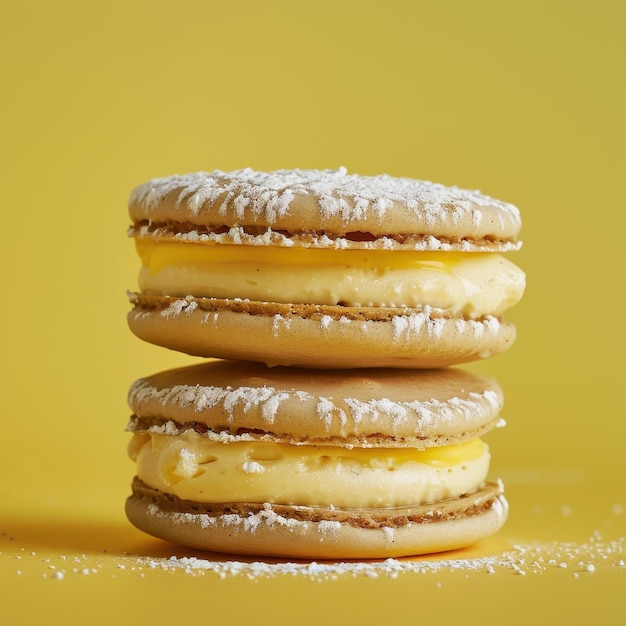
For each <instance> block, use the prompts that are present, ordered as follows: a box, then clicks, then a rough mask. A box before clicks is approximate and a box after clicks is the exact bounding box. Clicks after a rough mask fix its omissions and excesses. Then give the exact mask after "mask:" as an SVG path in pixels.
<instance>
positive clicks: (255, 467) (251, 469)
mask: <svg viewBox="0 0 626 626" xmlns="http://www.w3.org/2000/svg"><path fill="white" fill-rule="evenodd" d="M241 470H242V471H243V472H246V474H263V472H265V467H263V465H261V464H260V463H257V462H256V461H244V462H243V463H242V464H241Z"/></svg>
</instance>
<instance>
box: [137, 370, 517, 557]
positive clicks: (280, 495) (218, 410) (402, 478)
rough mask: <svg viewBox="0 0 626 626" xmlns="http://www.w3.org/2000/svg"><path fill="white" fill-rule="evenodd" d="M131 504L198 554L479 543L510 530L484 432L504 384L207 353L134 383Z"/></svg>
mask: <svg viewBox="0 0 626 626" xmlns="http://www.w3.org/2000/svg"><path fill="white" fill-rule="evenodd" d="M128 401H129V406H130V408H131V411H132V417H131V419H130V423H129V426H128V430H129V431H130V432H131V433H132V439H131V442H130V444H129V456H130V458H131V459H132V460H133V461H134V462H135V463H136V468H137V470H136V477H135V478H134V480H133V484H132V495H131V496H130V497H129V498H128V500H127V504H126V512H127V516H128V518H129V519H130V521H131V522H132V523H133V524H134V525H135V526H136V527H137V528H139V529H141V530H143V531H145V532H146V533H148V534H150V535H153V536H155V537H159V538H161V539H165V540H168V541H171V542H174V543H177V544H179V545H183V546H188V547H191V548H196V549H202V550H209V551H215V552H225V553H231V554H247V555H266V556H275V557H290V558H307V559H310V558H315V559H322V558H324V559H345V558H387V557H400V556H409V555H418V554H424V553H431V552H438V551H444V550H451V549H455V548H461V547H464V546H468V545H471V544H474V543H476V542H478V541H481V540H483V539H485V538H486V537H488V536H490V535H492V534H493V533H495V532H496V531H497V530H498V529H499V528H500V527H501V526H502V524H503V523H504V521H505V519H506V515H507V510H508V505H507V502H506V500H505V498H504V495H503V487H502V484H501V483H500V482H499V481H497V480H496V481H493V480H491V479H490V478H489V463H490V454H489V448H488V446H487V444H486V443H485V442H484V441H483V439H482V436H483V435H484V434H485V433H487V432H488V431H490V430H491V429H492V428H493V427H495V426H499V425H501V424H502V419H501V417H500V411H501V408H502V404H503V396H502V392H501V390H500V388H499V387H498V385H497V384H496V383H495V382H494V381H493V380H490V379H487V378H484V377H481V376H478V375H476V374H474V373H471V372H468V371H464V370H462V369H458V368H445V369H438V370H420V369H393V368H387V369H352V370H345V371H344V372H341V373H338V372H337V371H328V370H320V369H317V370H315V369H305V368H285V367H280V366H278V367H275V368H268V367H266V366H265V365H263V364H259V363H250V362H243V361H238V362H237V361H221V360H207V361H205V362H203V363H201V364H198V365H193V366H188V367H184V368H179V369H174V370H169V371H166V372H162V373H159V374H156V375H153V376H150V377H147V378H143V379H140V380H138V381H136V382H135V383H134V384H133V385H132V387H131V389H130V392H129V396H128Z"/></svg>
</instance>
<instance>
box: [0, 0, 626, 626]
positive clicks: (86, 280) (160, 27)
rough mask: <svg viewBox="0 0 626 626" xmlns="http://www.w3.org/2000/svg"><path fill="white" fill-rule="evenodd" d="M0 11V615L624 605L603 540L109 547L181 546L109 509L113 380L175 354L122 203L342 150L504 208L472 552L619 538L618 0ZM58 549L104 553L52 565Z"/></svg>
mask: <svg viewBox="0 0 626 626" xmlns="http://www.w3.org/2000/svg"><path fill="white" fill-rule="evenodd" d="M0 17H1V29H2V35H1V37H0V59H1V61H0V63H1V67H2V75H1V79H0V80H1V82H0V85H1V87H0V89H1V92H0V96H1V97H0V113H1V117H0V142H1V144H0V145H1V152H0V176H1V181H2V187H1V189H2V208H1V211H2V212H1V215H2V228H1V229H0V241H1V244H0V246H1V247H0V255H1V263H0V267H1V268H2V289H3V296H2V307H1V308H0V328H2V347H3V349H2V358H1V360H0V363H1V370H0V385H1V389H0V392H1V398H2V416H1V418H0V419H1V430H0V476H1V479H0V535H1V536H0V595H1V598H0V621H3V623H6V624H17V623H34V622H32V621H30V620H32V619H33V618H39V619H41V620H44V619H45V620H46V622H50V621H51V620H52V621H53V622H54V619H55V618H58V617H59V616H60V615H62V614H63V615H65V616H66V619H67V620H68V621H69V622H70V623H72V619H76V620H77V622H78V619H79V618H81V619H89V620H90V623H100V621H102V623H107V622H108V621H110V620H112V619H117V620H118V621H119V619H120V616H125V617H126V619H127V620H128V621H135V622H136V620H138V619H140V617H141V616H144V617H150V616H155V615H156V616H158V615H160V616H161V617H165V616H171V615H176V614H179V615H180V614H182V615H187V614H194V615H204V616H206V617H207V619H209V618H210V617H211V616H213V617H215V616H216V615H217V616H220V617H225V616H230V617H231V618H237V616H239V617H242V616H244V615H248V616H250V615H256V619H257V621H258V620H261V621H264V620H267V621H268V623H269V620H270V618H271V620H272V621H275V619H280V620H281V621H283V620H284V621H288V622H291V621H295V619H298V620H300V619H301V618H302V615H305V616H306V615H308V616H309V617H311V618H316V619H325V620H332V619H333V615H336V616H337V617H338V618H346V619H347V618H350V619H355V620H358V619H363V620H365V621H367V617H370V618H372V619H373V618H376V619H378V620H382V619H385V618H393V619H395V621H400V622H401V623H402V622H405V621H406V622H408V621H411V622H412V623H415V622H417V621H418V620H419V621H421V620H422V619H424V618H428V619H433V618H434V617H435V616H436V615H437V611H440V610H441V608H440V607H442V606H445V607H446V610H447V616H449V617H456V618H457V619H458V618H463V616H466V615H467V614H466V613H465V611H468V610H469V611H470V612H471V614H473V615H480V621H481V622H482V621H483V620H485V619H486V620H487V621H489V618H488V615H490V614H491V615H492V616H493V617H495V618H497V619H498V620H500V619H506V621H507V622H508V623H514V621H515V618H516V617H519V618H520V620H521V621H522V622H523V621H524V620H525V619H526V620H527V619H529V618H530V617H529V616H532V615H534V611H535V610H536V606H537V603H543V604H544V605H545V607H548V608H544V609H543V610H544V611H545V613H544V616H546V617H547V616H552V617H560V618H566V617H568V616H576V615H578V616H581V615H588V616H590V617H591V616H592V615H593V616H595V619H596V620H597V623H603V621H604V620H606V622H604V623H610V622H611V621H613V622H614V621H615V620H616V619H617V615H618V614H620V613H621V614H622V615H623V611H624V609H623V608H622V606H621V603H620V602H619V598H618V595H617V594H618V592H619V589H621V590H622V591H623V588H624V583H626V570H624V569H623V568H621V569H620V568H612V569H610V568H605V569H602V567H601V566H602V563H600V562H599V563H598V566H597V567H596V570H597V571H596V572H595V573H593V574H590V573H583V574H581V575H580V576H575V575H573V574H574V571H573V570H572V569H571V568H569V569H568V570H567V571H564V572H562V573H561V572H556V571H554V568H552V570H549V571H547V572H546V573H543V574H529V575H527V576H518V577H515V576H513V575H512V574H511V573H510V572H506V571H505V572H502V573H498V574H497V575H496V576H495V577H488V576H485V575H484V574H481V575H480V576H479V575H478V574H474V573H472V574H471V575H469V574H468V575H463V574H458V573H457V574H454V575H453V574H450V575H449V576H448V577H446V576H445V575H444V574H441V575H438V578H437V586H435V580H434V579H433V577H432V576H430V577H428V576H424V575H418V574H415V575H407V576H403V577H401V578H399V579H398V580H390V579H376V580H372V579H368V578H363V577H360V578H359V577H356V578H349V579H348V580H339V581H325V582H323V583H315V584H311V583H310V582H309V581H302V580H299V579H296V578H292V577H282V578H281V577H278V578H275V579H272V580H260V581H255V582H252V583H251V582H249V581H247V580H241V579H235V578H230V577H228V578H227V579H225V580H221V579H217V578H215V577H213V578H211V577H204V578H203V577H199V578H189V577H185V576H184V575H177V574H172V573H169V574H159V573H153V574H152V575H147V574H146V575H145V576H144V574H145V573H142V574H141V575H139V574H137V575H132V573H129V572H128V571H125V575H124V576H121V575H120V576H116V574H115V569H114V568H115V567H116V566H117V565H119V564H120V563H119V561H115V559H116V558H121V557H122V556H124V555H125V553H127V554H128V555H135V554H143V555H146V556H169V555H170V554H179V555H182V554H183V552H181V551H180V549H177V548H174V547H172V546H164V545H163V544H162V543H161V542H157V541H156V540H151V539H150V538H148V537H145V536H144V535H143V534H141V533H139V532H138V531H136V530H134V529H133V528H132V527H130V525H129V524H128V523H127V522H126V521H125V518H124V515H123V502H124V499H125V498H126V496H127V493H128V491H129V487H128V485H129V481H130V478H131V476H132V473H133V467H132V464H131V463H130V461H128V460H127V458H126V455H125V447H126V443H127V441H128V435H127V434H126V433H124V427H125V424H126V420H127V418H128V410H127V407H126V404H125V396H126V390H127V388H128V385H129V384H130V382H131V381H132V380H134V379H135V378H138V377H140V376H142V375H146V374H150V373H153V372H156V371H158V370H160V369H164V368H169V367H174V366H177V365H181V364H184V363H190V362H192V361H193V359H191V358H190V357H186V356H183V355H178V354H175V353H173V352H168V351H165V350H162V349H159V348H155V347H152V346H149V345H144V344H142V343H141V342H140V341H139V340H137V339H135V338H134V337H133V336H132V335H131V334H130V332H129V331H128V330H127V327H126V321H125V315H126V311H127V309H128V304H127V301H126V296H125V290H126V289H128V288H133V287H134V285H135V275H136V271H137V269H138V263H137V260H136V258H135V254H134V250H133V247H132V245H131V242H130V241H128V240H127V239H126V236H125V229H126V227H127V223H128V222H127V217H126V200H127V197H128V193H129V191H130V190H131V188H132V187H134V186H135V185H137V184H138V183H140V182H143V181H144V180H146V179H148V178H151V177H154V176H162V175H168V174H172V173H175V172H178V173H184V172H188V171H196V170H211V169H214V168H219V169H224V170H228V169H234V168H239V167H245V166H250V167H253V168H256V169H275V168H281V167H287V168H290V167H303V168H309V167H312V168H335V167H338V166H340V165H345V166H347V167H348V168H349V170H350V171H353V172H358V173H361V174H376V173H380V172H387V173H389V174H393V175H401V176H410V177H415V178H424V179H429V180H435V181H437V182H442V183H446V184H455V185H458V186H461V187H468V188H476V189H480V190H482V191H484V192H486V193H488V194H490V195H493V196H495V197H497V198H501V199H503V200H508V201H510V202H513V203H515V204H517V205H518V206H519V207H520V208H521V210H522V214H523V218H524V228H523V240H524V242H525V245H524V248H523V249H522V251H521V252H519V253H517V254H515V255H512V257H513V260H514V261H515V262H517V263H518V264H519V265H521V266H522V267H523V268H524V269H525V270H526V272H527V274H528V289H527V293H526V296H525V299H524V300H523V302H522V303H521V304H519V305H518V306H517V307H516V308H515V309H514V310H513V311H512V312H511V314H510V315H509V318H510V319H511V320H512V321H514V322H516V324H517V325H518V330H519V336H518V341H517V344H516V345H515V347H514V348H513V349H512V350H511V351H510V352H509V353H507V354H506V355H503V356H500V357H497V358H494V359H492V360H489V361H486V362H484V363H480V364H477V365H474V366H472V367H473V369H476V370H478V371H481V372H485V373H488V374H490V375H493V376H495V377H497V379H498V381H499V382H500V384H501V385H502V387H503V388H504V391H505V394H506V399H507V400H506V407H505V411H504V417H505V418H506V420H507V423H508V427H507V428H506V429H504V430H500V431H498V432H495V433H493V434H492V435H490V436H489V438H488V441H489V442H490V444H491V448H492V454H493V465H492V467H493V473H494V474H496V475H499V476H502V477H503V478H504V480H505V482H506V486H507V488H508V493H509V500H510V501H511V506H512V511H511V518H510V521H509V523H508V524H507V526H506V527H505V529H504V530H503V531H502V533H501V534H500V535H499V536H498V538H497V539H494V540H493V541H492V542H491V543H489V542H487V544H484V545H483V546H482V547H481V546H479V547H477V548H475V549H473V551H472V552H471V553H468V554H471V555H472V556H477V555H478V556H480V555H481V554H482V553H484V552H485V551H487V552H491V553H498V552H499V551H502V550H504V549H507V548H508V547H510V545H512V544H513V543H514V542H521V543H524V542H526V543H527V544H530V543H532V542H579V543H580V542H587V540H588V538H589V537H591V536H592V535H593V533H596V537H599V536H601V538H602V540H603V541H612V540H619V538H621V537H623V536H624V535H625V534H626V513H624V511H623V509H624V506H625V505H626V493H625V491H626V490H625V489H624V479H623V477H624V473H625V471H626V462H625V460H624V441H625V440H626V419H624V418H625V417H626V416H625V410H624V401H623V399H622V398H623V391H624V385H623V379H624V366H623V358H622V357H623V353H624V350H625V348H626V345H625V341H624V330H623V328H624V325H623V308H622V306H623V305H622V303H623V293H622V291H623V289H624V269H625V267H624V242H623V240H624V236H623V233H624V231H625V230H626V210H625V207H624V194H623V185H624V173H625V171H626V168H625V166H626V159H625V158H624V148H625V144H626V122H625V117H624V115H625V111H626V87H625V85H626V83H625V81H624V73H623V72H624V66H625V61H626V44H625V43H624V36H623V35H624V32H625V27H626V4H624V3H623V2H621V1H619V0H613V1H611V0H604V1H602V0H601V1H598V2H591V1H587V2H582V1H555V0H530V1H525V2H515V3H513V2H498V1H495V0H477V1H476V2H464V1H461V0H457V1H442V2H426V1H424V0H421V1H415V2H408V1H398V0H387V1H385V2H373V1H369V0H360V1H356V0H348V1H343V2H342V1H341V0H322V1H317V2H308V3H304V2H295V1H294V2H286V1H284V2H280V1H275V0H266V1H264V2H253V1H249V0H240V1H238V2H219V3H218V2H212V1H210V0H204V1H191V0H181V1H179V2H163V1H161V0H152V1H133V0H124V1H120V0H109V1H108V2H86V1H85V2H78V1H63V0H57V1H55V2H43V1H40V2H21V1H17V0H4V2H3V3H2V7H1V8H0ZM559 545H560V544H559ZM574 545H578V544H574ZM481 550H482V551H483V552H481ZM185 554H186V553H185ZM76 555H80V558H81V559H83V555H84V559H86V561H84V562H87V563H89V564H90V566H91V565H93V564H94V563H96V561H97V560H98V559H100V560H99V561H97V562H98V563H99V566H100V567H104V569H105V570H106V571H105V572H100V574H98V575H95V574H94V575H92V576H82V577H80V576H77V575H73V576H72V575H70V573H69V572H68V573H67V574H66V575H65V578H64V579H63V580H56V579H52V578H51V572H53V571H54V570H52V569H51V567H50V565H51V564H52V565H54V563H57V566H59V563H60V561H59V559H61V558H62V557H67V558H70V556H71V557H72V558H76ZM106 555H108V556H109V558H110V559H113V561H111V560H109V561H107V560H106V558H107V557H106ZM27 556H28V558H27ZM18 557H22V558H18ZM622 558H623V557H622ZM46 559H48V560H47V561H46ZM50 559H53V562H52V563H51V561H50ZM54 559H56V561H54ZM102 559H104V561H102ZM107 567H109V569H108V570H107V569H106V568H107ZM111 568H113V569H111ZM18 570H19V571H18ZM20 572H21V573H20ZM112 572H113V573H112ZM170 592H171V595H168V594H169V593H170ZM622 595H623V594H622ZM433 598H436V600H433ZM247 599H249V600H250V604H247ZM174 602H175V603H176V604H172V603H174ZM255 607H257V609H258V610H257V611H256V613H254V614H253V613H251V611H253V609H254V608H255ZM533 607H535V609H533ZM294 611H296V612H297V613H294ZM294 616H296V617H294ZM4 618H7V619H6V621H4ZM121 621H122V622H123V623H124V622H125V619H123V618H122V620H121ZM146 623H147V622H146ZM354 623H356V621H355V622H354ZM394 623H395V622H394ZM469 623H471V622H469Z"/></svg>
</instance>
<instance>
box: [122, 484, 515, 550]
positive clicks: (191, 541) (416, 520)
mask: <svg viewBox="0 0 626 626" xmlns="http://www.w3.org/2000/svg"><path fill="white" fill-rule="evenodd" d="M507 513H508V503H507V501H506V499H505V498H504V496H503V494H502V485H501V484H500V483H486V484H484V485H482V486H481V488H480V489H479V490H478V491H476V492H475V493H473V494H468V495H465V496H463V497H460V498H456V499H453V500H447V501H443V502H437V503H431V504H429V505H421V506H405V507H398V508H390V509H335V508H330V507H328V508H324V507H307V506H289V505H273V504H269V503H264V504H222V505H206V504H199V503H195V502H189V501H184V500H181V499H179V498H177V497H176V496H172V495H169V494H164V493H161V492H159V491H158V490H155V489H151V488H150V487H148V486H147V485H145V484H144V483H142V482H141V481H140V480H139V479H135V480H134V482H133V494H132V496H130V497H129V498H128V500H127V502H126V514H127V516H128V518H129V520H130V521H131V522H132V523H133V524H134V525H135V526H136V527H137V528H139V529H140V530H143V531H144V532H146V533H148V534H150V535H153V536H155V537H159V538H161V539H165V540H167V541H171V542H173V543H177V544H180V545H184V546H188V547H191V548H199V549H201V550H208V551H212V552H224V553H231V554H243V555H246V554H247V555H251V554H254V555H262V556H272V557H287V558H305V559H364V558H366V559H375V558H391V557H402V556H411V555H420V554H428V553H434V552H442V551H445V550H454V549H456V548H462V547H465V546H469V545H472V544H474V543H476V542H478V541H481V540H482V539H485V538H487V537H489V536H490V535H493V534H494V533H496V532H497V531H498V530H499V529H500V528H501V527H502V525H503V524H504V522H505V520H506V517H507Z"/></svg>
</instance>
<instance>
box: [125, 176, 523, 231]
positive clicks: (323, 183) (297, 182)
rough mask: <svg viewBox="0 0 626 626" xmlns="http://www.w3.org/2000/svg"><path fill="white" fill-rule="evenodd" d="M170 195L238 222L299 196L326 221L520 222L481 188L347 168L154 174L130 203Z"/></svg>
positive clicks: (273, 214)
mask: <svg viewBox="0 0 626 626" xmlns="http://www.w3.org/2000/svg"><path fill="white" fill-rule="evenodd" d="M169 194H177V196H176V206H177V207H180V206H182V205H183V204H184V205H186V207H187V209H188V210H189V211H190V212H191V214H193V215H197V214H198V213H199V212H200V211H201V210H202V208H203V207H204V206H205V205H207V204H210V205H215V206H217V207H219V213H220V214H225V213H226V211H227V206H228V205H229V204H231V205H232V206H234V211H235V214H236V217H237V218H238V220H240V221H241V220H242V219H243V218H244V216H246V215H250V216H252V217H259V216H262V217H263V218H264V219H265V220H266V221H267V222H268V223H270V224H272V223H274V222H276V221H277V220H279V219H280V218H281V217H283V216H285V215H286V214H288V213H289V211H290V208H291V205H292V203H293V201H294V199H296V198H299V197H303V196H312V197H314V198H315V199H317V202H316V204H317V207H318V209H319V212H320V214H321V217H322V218H323V219H328V218H334V217H339V218H340V219H341V221H342V222H343V223H346V224H347V223H350V222H352V221H362V220H363V219H366V218H376V219H378V220H379V221H382V220H383V218H384V217H385V215H386V213H387V212H388V211H389V210H390V209H391V208H392V207H393V206H394V204H398V205H400V206H402V207H404V208H405V209H407V210H409V211H412V212H413V213H415V214H416V215H417V214H418V213H419V215H420V217H421V219H423V220H424V221H425V223H427V224H428V225H433V224H437V223H445V222H448V221H449V220H452V221H453V223H458V222H459V221H460V220H461V219H462V218H464V217H465V216H467V217H468V219H469V220H470V222H473V223H474V224H477V223H479V221H480V217H479V215H478V213H477V208H480V207H495V208H497V209H498V211H499V212H500V213H501V214H502V216H506V218H507V219H508V220H510V221H512V222H514V223H519V221H520V217H519V211H518V209H517V208H516V207H515V206H513V205H512V204H509V203H506V202H501V201H499V200H495V199H493V198H491V197H489V196H486V195H483V194H481V193H480V192H478V191H470V190H465V189H459V188H458V187H446V186H444V185H441V184H437V183H432V182H429V181H422V180H415V179H411V178H398V177H391V176H388V175H386V174H381V175H378V176H359V175H356V174H349V173H348V171H347V170H346V168H344V167H341V168H339V169H336V170H299V169H295V170H277V171H274V172H257V171H254V170H252V169H250V168H246V169H241V170H236V171H233V172H223V171H220V170H214V171H213V172H210V173H207V172H198V173H193V174H186V175H174V176H169V177H166V178H155V179H153V180H150V181H148V182H147V183H145V184H143V185H140V186H139V187H137V188H136V189H135V190H133V192H132V194H131V197H130V201H129V202H130V204H131V205H141V206H142V207H144V208H145V209H147V210H148V211H150V210H152V209H154V208H155V207H157V206H158V205H159V204H160V203H161V202H162V200H163V198H165V196H167V195H169Z"/></svg>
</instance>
